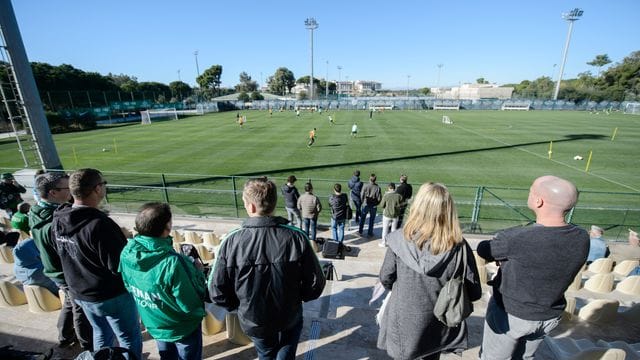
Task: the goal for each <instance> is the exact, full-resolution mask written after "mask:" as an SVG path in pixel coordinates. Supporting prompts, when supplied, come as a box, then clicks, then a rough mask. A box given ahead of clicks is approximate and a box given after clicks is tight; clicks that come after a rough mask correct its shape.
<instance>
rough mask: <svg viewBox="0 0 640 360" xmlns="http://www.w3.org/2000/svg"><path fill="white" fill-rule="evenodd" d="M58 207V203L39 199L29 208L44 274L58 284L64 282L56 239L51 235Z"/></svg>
mask: <svg viewBox="0 0 640 360" xmlns="http://www.w3.org/2000/svg"><path fill="white" fill-rule="evenodd" d="M57 207H58V205H57V204H53V203H48V202H46V201H39V202H38V204H36V205H33V206H32V207H31V209H30V210H29V225H31V236H32V237H33V240H34V242H35V243H36V246H37V247H38V250H39V251H40V258H41V259H42V266H43V267H44V274H45V275H46V276H47V277H49V278H51V280H53V281H55V282H56V283H57V284H64V283H65V281H64V275H63V274H62V263H61V262H60V256H59V255H58V252H57V250H56V241H55V239H52V237H51V221H53V211H54V210H55V209H56V208H57Z"/></svg>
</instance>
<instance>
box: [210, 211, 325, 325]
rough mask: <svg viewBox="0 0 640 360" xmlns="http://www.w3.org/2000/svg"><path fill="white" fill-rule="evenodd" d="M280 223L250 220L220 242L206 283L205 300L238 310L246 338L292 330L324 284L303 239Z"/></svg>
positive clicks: (276, 219) (283, 221)
mask: <svg viewBox="0 0 640 360" xmlns="http://www.w3.org/2000/svg"><path fill="white" fill-rule="evenodd" d="M287 223H288V221H287V219H284V218H281V217H271V216H266V217H251V218H248V219H247V220H245V221H244V223H243V224H242V227H241V228H240V229H237V230H234V231H232V232H230V233H229V235H227V237H225V239H224V240H223V242H222V245H221V246H220V249H219V252H218V255H217V257H216V262H215V265H214V268H213V271H212V275H211V277H210V279H209V293H210V296H211V300H212V301H213V302H215V303H216V304H218V305H220V306H223V307H225V308H226V309H227V310H229V311H233V310H238V318H239V319H240V326H241V327H242V330H244V332H245V333H247V335H250V336H256V337H264V336H268V335H273V334H275V333H277V332H280V331H283V330H286V329H289V328H291V327H292V326H294V325H295V324H296V323H297V322H298V321H300V319H301V318H302V302H303V301H310V300H314V299H317V298H318V297H319V296H320V294H322V290H323V289H324V285H325V279H324V276H323V274H322V269H321V268H320V264H319V262H318V258H317V257H316V254H315V253H314V252H313V249H312V248H311V245H310V244H309V240H308V238H307V235H306V234H305V233H303V232H302V231H301V230H300V229H298V228H295V227H290V226H287V225H286V224H287Z"/></svg>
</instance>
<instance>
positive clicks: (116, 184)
mask: <svg viewBox="0 0 640 360" xmlns="http://www.w3.org/2000/svg"><path fill="white" fill-rule="evenodd" d="M105 177H106V178H107V179H108V180H109V185H108V192H107V204H108V208H109V209H110V210H111V211H117V212H120V211H123V212H135V211H136V210H137V209H138V208H139V207H140V205H142V204H143V203H145V202H148V201H164V202H168V203H170V204H171V206H172V208H173V210H174V213H176V214H180V215H191V216H213V217H234V218H243V217H246V213H245V210H244V207H243V203H242V187H243V186H244V183H245V182H246V180H247V179H248V178H247V177H243V176H212V175H185V174H140V173H105ZM271 179H272V180H274V181H275V182H276V184H278V186H279V187H280V186H282V185H283V184H284V183H285V182H286V179H285V178H277V177H276V178H271ZM387 180H388V179H387ZM387 180H385V179H380V180H379V183H380V184H385V183H387V182H388V181H387ZM305 182H311V183H312V184H313V187H314V194H315V195H317V196H318V197H319V198H320V200H321V201H322V205H323V208H324V209H323V211H322V212H321V214H320V219H319V222H320V223H325V224H328V223H329V222H330V210H329V204H328V198H329V196H330V195H331V194H332V191H333V190H332V189H333V184H335V183H340V184H342V186H343V191H344V192H345V193H348V188H347V186H346V185H347V180H345V179H339V180H336V179H298V182H297V187H298V189H299V191H300V192H301V193H302V192H303V191H302V189H303V188H304V183H305ZM448 187H449V189H450V191H451V193H452V195H453V197H454V199H455V201H456V204H457V207H458V214H459V218H460V221H461V222H462V225H463V227H464V230H465V232H475V233H494V232H496V231H497V230H500V229H504V228H508V227H513V226H522V225H526V224H528V223H532V222H534V221H535V218H534V215H533V213H532V212H531V211H530V210H528V209H527V203H526V202H527V195H528V189H524V188H505V187H488V186H482V185H479V186H457V185H448ZM414 188H415V189H414V191H417V186H414ZM278 199H279V201H278V207H277V210H276V213H277V214H278V215H284V216H286V212H285V210H284V204H283V201H282V197H281V195H280V194H279V195H278ZM639 204H640V194H638V193H621V192H595V191H583V192H581V193H580V201H579V203H578V205H577V206H576V207H575V208H574V209H573V210H572V211H571V212H570V213H569V214H568V220H569V221H571V222H572V223H575V224H578V225H581V226H583V227H585V228H586V227H589V226H590V225H592V224H597V225H599V226H601V227H602V228H604V229H605V230H606V231H607V238H608V239H611V240H625V239H626V236H627V232H626V229H627V228H634V229H637V228H638V227H640V208H639V207H638V205H639ZM379 212H381V209H380V210H379Z"/></svg>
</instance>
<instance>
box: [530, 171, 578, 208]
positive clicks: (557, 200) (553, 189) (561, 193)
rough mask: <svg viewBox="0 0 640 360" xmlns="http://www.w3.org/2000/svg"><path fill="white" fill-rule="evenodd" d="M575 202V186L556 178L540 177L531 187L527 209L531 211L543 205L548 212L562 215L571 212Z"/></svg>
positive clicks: (576, 199) (576, 197)
mask: <svg viewBox="0 0 640 360" xmlns="http://www.w3.org/2000/svg"><path fill="white" fill-rule="evenodd" d="M540 201H541V202H540ZM577 201H578V189H576V187H575V185H573V184H572V183H571V182H569V181H567V180H565V179H562V178H559V177H557V176H552V175H546V176H541V177H539V178H537V179H536V180H535V181H534V182H533V185H531V191H530V194H529V208H531V209H532V210H534V208H537V207H540V206H541V205H542V204H544V206H545V207H547V209H548V210H550V211H560V212H562V213H563V214H564V213H566V212H567V211H569V210H571V208H572V207H574V206H575V204H576V202H577Z"/></svg>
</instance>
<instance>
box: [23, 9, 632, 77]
mask: <svg viewBox="0 0 640 360" xmlns="http://www.w3.org/2000/svg"><path fill="white" fill-rule="evenodd" d="M12 3H13V7H14V11H15V13H16V18H17V20H18V24H19V26H20V30H21V33H22V38H23V41H24V44H25V47H26V49H27V55H28V56H29V59H30V61H41V62H47V63H50V64H52V65H60V64H63V63H66V64H71V65H73V66H74V67H77V68H79V69H82V70H84V71H96V72H99V73H101V74H107V73H108V72H112V73H116V74H120V73H122V74H127V75H131V76H135V77H137V78H138V80H139V81H159V82H163V83H167V84H168V83H169V82H171V81H175V80H178V70H180V78H181V80H182V81H185V82H187V83H189V84H192V85H193V84H195V77H196V65H195V56H194V51H195V50H198V63H199V68H200V72H202V71H204V69H206V68H208V67H209V66H211V65H214V64H220V65H222V66H223V74H222V82H223V86H234V85H235V84H237V83H238V75H239V74H240V72H242V71H246V72H247V73H248V74H249V75H251V76H252V78H253V79H254V80H256V81H258V82H259V83H262V82H266V80H267V78H268V76H270V75H273V73H274V72H275V70H276V69H277V68H278V67H281V66H285V67H288V68H289V69H290V70H291V71H293V73H294V75H295V76H296V78H298V77H301V76H304V75H308V74H309V72H310V46H309V31H308V30H307V29H305V26H304V21H305V19H306V18H308V17H315V19H316V21H317V22H318V23H319V27H318V29H317V30H315V32H314V44H315V45H314V59H315V61H314V64H315V67H314V76H315V77H318V78H324V77H326V76H327V71H328V77H329V79H332V80H337V79H338V77H340V78H341V79H342V80H346V79H349V80H375V81H379V82H381V83H382V84H383V88H398V89H403V88H406V87H407V85H408V86H409V87H410V88H419V87H425V86H435V85H436V84H438V77H440V79H439V85H441V86H447V85H448V86H451V85H458V84H460V83H465V82H475V80H476V79H477V78H479V77H484V78H485V79H487V80H489V81H490V82H495V83H498V84H504V83H512V82H520V81H521V80H525V79H529V80H533V79H536V78H538V77H540V76H551V75H552V74H553V77H554V79H555V78H556V77H557V72H558V70H559V68H560V62H561V60H562V50H563V48H564V44H565V40H566V35H567V30H568V23H567V22H566V21H564V20H563V19H562V17H561V14H562V13H563V12H568V11H570V10H571V9H573V8H575V7H580V8H582V9H583V10H584V15H583V17H582V18H581V19H580V20H578V21H577V22H576V23H575V26H574V29H573V36H572V39H571V47H570V49H569V54H568V60H567V64H566V67H565V76H564V78H572V77H576V75H577V74H578V73H580V72H583V71H587V70H592V71H593V72H594V73H595V72H596V70H594V69H593V68H592V67H590V66H588V65H586V62H588V61H590V60H592V59H593V58H594V57H595V55H598V54H608V55H609V57H610V58H611V59H612V60H613V62H614V63H615V62H619V61H621V60H622V59H623V58H624V57H625V56H628V55H629V54H630V53H631V52H633V51H636V50H640V23H638V20H637V14H639V13H640V1H638V0H611V1H603V0H574V1H568V0H553V1H551V0H539V1H519V0H510V1H507V0H495V1H494V0H486V1H477V0H459V1H432V0H416V1H403V0H399V1H389V0H386V1H379V0H369V1H358V0H344V1H335V0H325V1H313V2H312V1H304V0H297V1H289V0H286V1H284V0H275V1H228V0H218V1H204V0H202V1H195V0H184V1H165V0H156V1H148V0H140V1H122V0H111V1H99V2H98V1H86V0H83V1H80V0H64V1H42V0H13V2H12ZM327 61H328V65H327ZM438 64H442V68H441V70H440V76H438V73H439V70H438ZM554 64H556V66H554ZM337 66H341V67H342V71H338V69H337Z"/></svg>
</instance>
